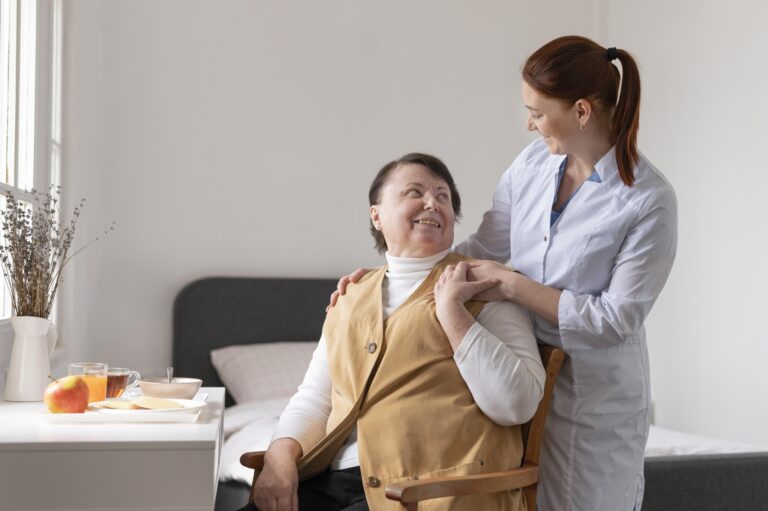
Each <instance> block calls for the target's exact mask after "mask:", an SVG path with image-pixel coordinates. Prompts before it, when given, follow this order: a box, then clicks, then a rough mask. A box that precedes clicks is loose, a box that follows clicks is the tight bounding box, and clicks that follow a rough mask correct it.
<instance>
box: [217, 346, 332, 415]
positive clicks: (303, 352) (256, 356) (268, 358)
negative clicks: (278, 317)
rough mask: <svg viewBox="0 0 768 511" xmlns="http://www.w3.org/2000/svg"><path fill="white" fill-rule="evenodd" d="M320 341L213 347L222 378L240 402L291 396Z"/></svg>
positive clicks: (218, 371)
mask: <svg viewBox="0 0 768 511" xmlns="http://www.w3.org/2000/svg"><path fill="white" fill-rule="evenodd" d="M315 348H317V341H312V342H303V341H301V342H264V343H258V344H245V345H239V346H227V347H226V348H219V349H217V350H213V351H211V362H212V363H213V367H215V368H216V372H217V373H219V378H221V381H222V382H224V385H226V387H227V389H228V390H229V393H230V394H231V395H232V397H233V398H234V400H235V401H236V402H237V403H240V404H242V403H250V402H252V401H259V400H262V399H271V398H275V397H286V396H292V395H293V394H294V393H295V392H296V389H297V388H298V386H299V384H301V381H302V380H303V379H304V373H305V372H307V367H309V361H310V360H312V353H313V352H314V351H315Z"/></svg>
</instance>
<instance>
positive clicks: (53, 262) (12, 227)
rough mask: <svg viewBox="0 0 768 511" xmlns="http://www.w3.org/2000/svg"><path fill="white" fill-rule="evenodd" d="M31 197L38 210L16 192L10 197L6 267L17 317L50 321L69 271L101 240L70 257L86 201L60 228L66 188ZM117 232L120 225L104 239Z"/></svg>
mask: <svg viewBox="0 0 768 511" xmlns="http://www.w3.org/2000/svg"><path fill="white" fill-rule="evenodd" d="M31 194H32V200H33V202H34V204H33V207H32V208H30V207H29V205H25V203H23V202H22V201H20V200H19V199H17V198H16V197H14V196H13V194H12V193H11V192H7V193H6V195H5V207H4V208H3V211H2V226H3V237H2V241H0V263H1V264H2V268H3V276H4V277H5V283H6V285H7V286H8V289H9V290H10V294H11V306H12V308H13V314H14V315H15V316H36V317H39V318H48V317H49V316H50V314H51V306H52V305H53V300H54V298H55V297H56V291H58V289H59V284H60V283H61V277H62V270H63V269H64V266H66V264H67V263H68V262H69V261H70V260H71V259H72V258H73V257H74V256H76V255H77V254H78V253H80V252H81V251H82V250H84V249H85V248H86V247H88V246H89V245H91V244H92V243H94V242H96V241H97V240H98V239H99V237H98V236H97V237H96V238H94V239H92V240H91V241H90V242H88V243H87V244H86V245H85V246H83V247H82V248H80V249H79V250H77V251H76V252H75V253H73V254H71V255H69V250H70V248H71V246H72V241H73V240H74V237H75V227H76V224H77V219H78V218H79V217H80V212H81V211H82V209H83V206H84V205H85V199H82V200H81V201H80V204H79V205H78V206H77V207H75V209H74V211H73V213H72V217H71V218H70V220H69V222H68V223H65V222H59V215H58V211H59V210H58V205H59V198H60V197H61V187H55V188H54V187H51V190H50V191H49V192H48V193H46V194H40V193H39V192H37V191H36V190H32V192H31ZM113 229H114V223H113V224H112V226H110V227H109V229H107V230H105V231H104V233H105V234H106V233H108V232H109V231H112V230H113Z"/></svg>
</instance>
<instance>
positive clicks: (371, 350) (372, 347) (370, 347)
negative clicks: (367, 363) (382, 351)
mask: <svg viewBox="0 0 768 511" xmlns="http://www.w3.org/2000/svg"><path fill="white" fill-rule="evenodd" d="M376 348H378V346H376V343H375V342H373V341H371V342H369V343H368V353H375V352H376Z"/></svg>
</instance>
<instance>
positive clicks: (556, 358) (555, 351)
mask: <svg viewBox="0 0 768 511" xmlns="http://www.w3.org/2000/svg"><path fill="white" fill-rule="evenodd" d="M539 353H540V354H541V363H542V364H543V365H544V370H545V371H546V380H545V382H544V396H543V397H542V398H541V401H539V407H538V408H537V409H536V413H535V414H534V415H533V418H532V419H531V420H530V421H529V422H527V423H526V424H524V425H523V428H522V429H523V442H524V443H525V452H524V454H523V465H534V466H539V456H540V454H541V441H542V439H543V438H544V423H545V421H546V419H547V412H548V411H549V403H550V402H551V401H552V393H553V391H554V389H555V381H556V380H557V375H558V373H560V367H561V366H562V365H563V361H564V360H565V352H564V351H563V350H561V349H559V348H554V347H552V346H545V345H539ZM523 492H524V493H525V497H526V500H527V501H528V507H529V509H536V485H533V486H529V487H526V488H523Z"/></svg>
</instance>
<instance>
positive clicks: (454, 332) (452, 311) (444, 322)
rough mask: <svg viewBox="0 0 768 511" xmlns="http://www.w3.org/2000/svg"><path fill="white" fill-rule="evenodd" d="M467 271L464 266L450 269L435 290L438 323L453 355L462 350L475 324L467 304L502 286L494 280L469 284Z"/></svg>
mask: <svg viewBox="0 0 768 511" xmlns="http://www.w3.org/2000/svg"><path fill="white" fill-rule="evenodd" d="M468 269H469V266H468V265H467V263H465V262H460V263H459V264H457V265H455V266H454V265H450V266H447V267H446V268H445V271H444V272H443V274H442V275H440V279H439V280H438V281H437V284H435V289H434V292H435V312H436V313H437V319H438V321H440V325H441V326H442V327H443V330H445V334H446V335H447V336H448V341H449V342H450V343H451V347H452V348H453V351H454V352H455V351H456V350H457V349H459V345H461V341H462V339H464V336H465V335H466V334H467V330H469V328H470V327H471V326H472V325H473V324H474V322H475V318H474V316H472V314H470V313H469V311H468V310H467V309H466V307H464V304H465V303H467V302H468V301H469V300H471V299H472V297H473V296H475V295H477V294H478V293H482V292H483V291H486V290H488V289H491V288H493V287H494V286H496V285H498V283H499V281H498V279H494V278H489V279H484V280H480V281H477V282H468V281H467V271H468Z"/></svg>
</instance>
